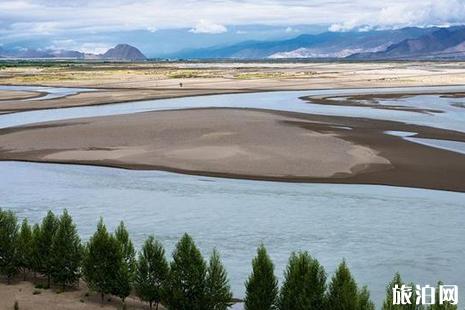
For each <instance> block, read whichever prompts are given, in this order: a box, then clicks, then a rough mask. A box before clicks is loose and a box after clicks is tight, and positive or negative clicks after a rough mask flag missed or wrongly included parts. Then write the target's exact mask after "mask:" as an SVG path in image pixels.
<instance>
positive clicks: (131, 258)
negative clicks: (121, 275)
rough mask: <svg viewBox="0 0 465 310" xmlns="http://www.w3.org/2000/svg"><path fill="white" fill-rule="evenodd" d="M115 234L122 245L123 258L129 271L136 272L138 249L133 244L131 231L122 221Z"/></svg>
mask: <svg viewBox="0 0 465 310" xmlns="http://www.w3.org/2000/svg"><path fill="white" fill-rule="evenodd" d="M114 235H115V238H116V240H117V241H118V242H119V244H120V246H121V251H122V255H123V260H124V262H125V264H126V265H127V267H128V270H129V272H130V273H131V274H134V272H135V270H136V251H135V250H134V245H133V244H132V241H131V239H130V238H129V232H128V230H127V229H126V226H125V225H124V222H122V221H121V222H120V224H119V225H118V227H117V228H116V230H115V234H114Z"/></svg>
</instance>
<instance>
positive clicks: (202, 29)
mask: <svg viewBox="0 0 465 310" xmlns="http://www.w3.org/2000/svg"><path fill="white" fill-rule="evenodd" d="M227 31H228V29H227V28H226V27H225V26H223V25H220V24H215V23H212V22H210V21H208V20H205V19H201V20H200V21H199V22H198V23H197V25H195V27H194V28H192V29H191V30H189V32H192V33H211V34H217V33H224V32H227Z"/></svg>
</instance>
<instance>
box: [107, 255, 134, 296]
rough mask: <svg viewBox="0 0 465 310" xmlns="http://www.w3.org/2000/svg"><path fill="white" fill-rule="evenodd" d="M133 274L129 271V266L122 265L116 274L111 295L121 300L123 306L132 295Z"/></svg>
mask: <svg viewBox="0 0 465 310" xmlns="http://www.w3.org/2000/svg"><path fill="white" fill-rule="evenodd" d="M131 281H132V274H131V271H129V269H128V265H127V264H125V263H123V262H122V263H121V264H120V266H119V269H118V271H117V272H116V274H115V278H114V284H113V288H112V290H111V293H112V294H113V295H115V296H118V297H119V298H121V300H122V302H123V304H124V303H125V300H126V297H128V296H129V294H131V290H132V282H131Z"/></svg>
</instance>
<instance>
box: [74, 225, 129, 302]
mask: <svg viewBox="0 0 465 310" xmlns="http://www.w3.org/2000/svg"><path fill="white" fill-rule="evenodd" d="M84 253H85V254H84V260H83V264H82V267H83V274H84V279H85V280H86V282H87V284H88V285H89V287H90V288H91V289H93V290H95V291H97V292H98V293H99V294H100V297H101V301H102V304H103V301H104V297H105V294H110V293H111V292H112V290H113V289H114V287H115V285H116V275H117V274H118V271H119V270H120V268H121V262H122V255H121V249H120V247H119V243H118V241H117V240H116V238H115V237H113V236H112V235H111V234H109V233H108V231H107V229H106V227H105V225H104V224H103V220H102V219H100V221H99V223H98V225H97V231H96V232H95V233H94V235H93V236H92V237H91V238H90V240H89V242H88V243H87V245H86V248H85V252H84Z"/></svg>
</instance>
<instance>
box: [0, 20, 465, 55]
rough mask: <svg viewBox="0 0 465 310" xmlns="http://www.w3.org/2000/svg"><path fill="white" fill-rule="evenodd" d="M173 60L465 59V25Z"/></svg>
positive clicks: (346, 35)
mask: <svg viewBox="0 0 465 310" xmlns="http://www.w3.org/2000/svg"><path fill="white" fill-rule="evenodd" d="M0 57H3V58H55V59H60V58H71V59H109V60H126V61H140V60H146V57H145V55H144V54H142V52H141V51H139V50H138V49H137V48H135V47H133V46H131V45H128V44H118V45H117V46H115V47H114V48H111V49H109V50H108V51H107V52H106V53H104V54H98V55H97V54H86V53H82V52H78V51H72V50H53V49H45V50H42V49H13V50H7V49H2V48H1V46H0ZM167 58H170V59H302V58H306V59H349V60H403V59H406V60H430V59H465V26H453V27H448V28H440V27H429V28H418V27H407V28H402V29H392V30H372V31H349V32H324V33H320V34H303V35H300V36H297V37H295V38H291V39H286V40H273V41H245V42H241V43H237V44H232V45H226V46H214V47H207V48H201V49H189V50H182V51H179V52H177V53H174V54H171V55H168V57H167Z"/></svg>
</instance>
